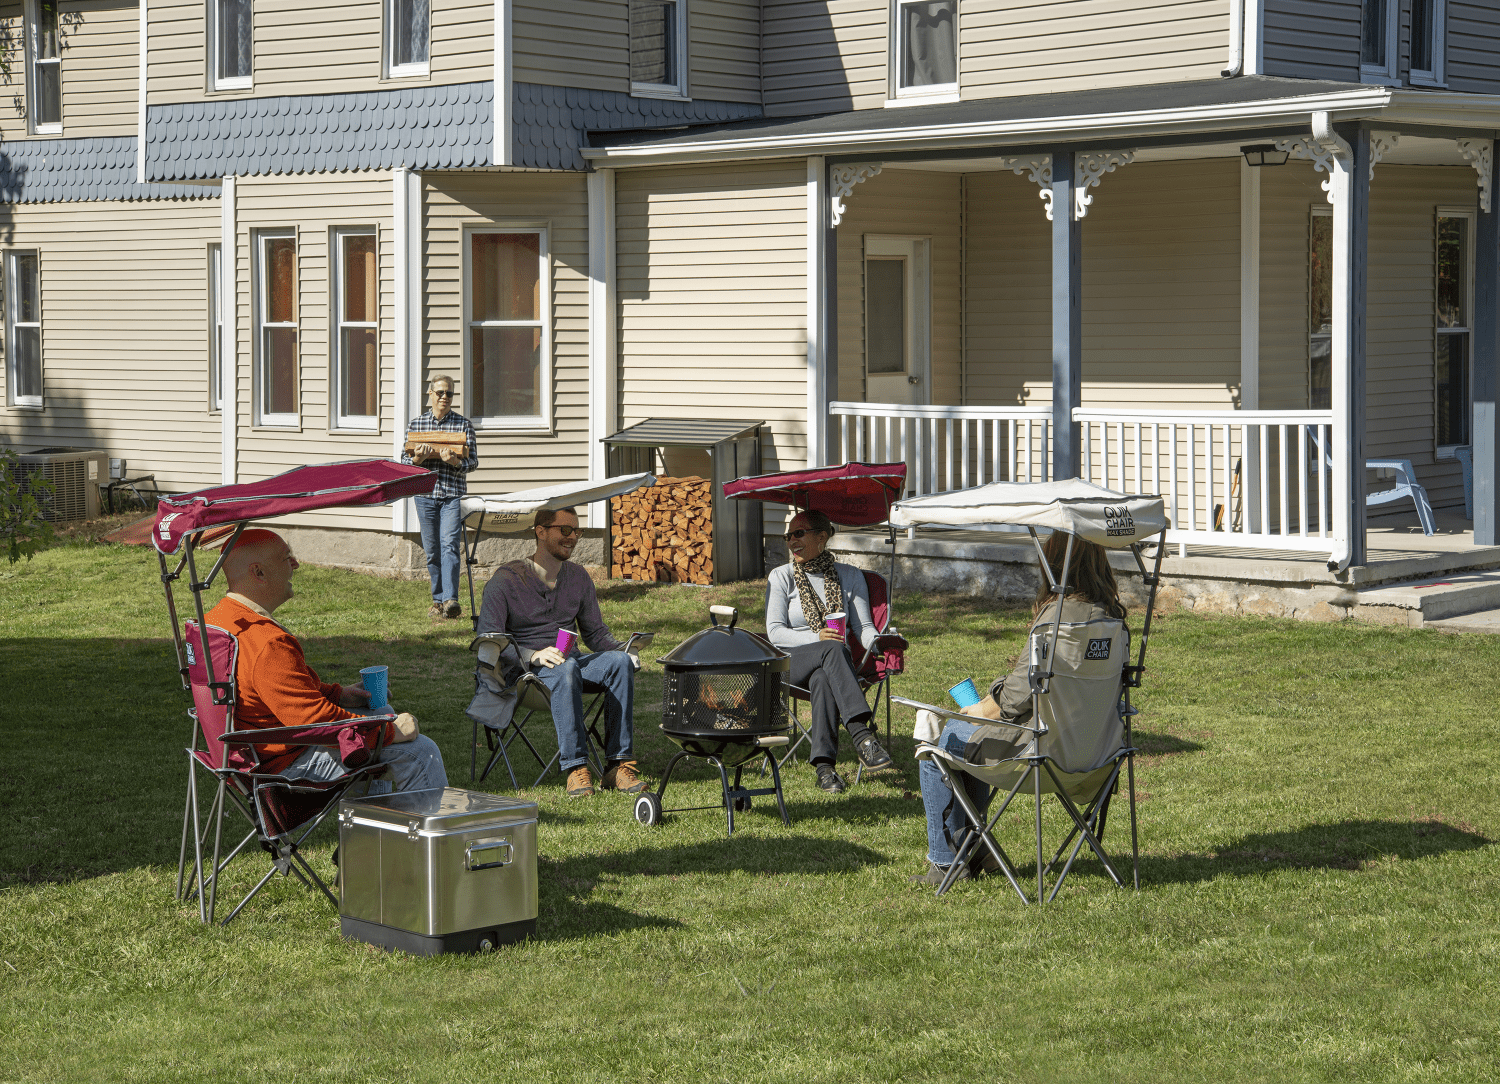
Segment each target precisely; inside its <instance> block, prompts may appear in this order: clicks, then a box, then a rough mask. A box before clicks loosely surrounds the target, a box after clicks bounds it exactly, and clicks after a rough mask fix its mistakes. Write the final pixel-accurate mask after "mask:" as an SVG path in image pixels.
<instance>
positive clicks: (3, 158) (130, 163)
mask: <svg viewBox="0 0 1500 1084" xmlns="http://www.w3.org/2000/svg"><path fill="white" fill-rule="evenodd" d="M218 194H219V190H218V189H217V188H209V187H207V186H204V185H183V184H149V183H148V184H136V183H135V136H89V137H85V138H82V139H24V140H16V141H12V142H4V143H0V203H75V202H80V201H84V200H146V199H212V198H215V197H217V196H218Z"/></svg>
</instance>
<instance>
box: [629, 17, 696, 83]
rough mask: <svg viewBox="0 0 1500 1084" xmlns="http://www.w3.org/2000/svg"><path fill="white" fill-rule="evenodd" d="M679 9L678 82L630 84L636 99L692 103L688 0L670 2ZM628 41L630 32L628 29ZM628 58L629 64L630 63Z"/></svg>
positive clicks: (677, 35) (677, 42) (676, 45)
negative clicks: (689, 80) (690, 91)
mask: <svg viewBox="0 0 1500 1084" xmlns="http://www.w3.org/2000/svg"><path fill="white" fill-rule="evenodd" d="M669 2H670V3H672V4H675V5H676V7H677V34H676V38H677V41H676V44H675V48H676V50H677V57H676V60H677V82H675V83H637V82H635V81H634V80H632V81H631V83H630V93H631V96H632V97H636V98H669V99H671V100H673V101H684V102H688V101H692V98H691V97H689V96H688V72H689V69H690V68H691V67H692V65H691V64H690V63H689V57H688V40H689V35H688V20H689V19H690V18H691V14H690V12H689V11H688V0H669ZM625 18H626V22H627V27H628V23H629V19H630V13H629V4H628V3H627V5H626V15H625ZM626 33H627V39H628V34H629V31H628V29H627V31H626ZM628 62H629V61H628V58H627V63H628Z"/></svg>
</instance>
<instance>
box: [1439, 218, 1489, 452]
mask: <svg viewBox="0 0 1500 1084" xmlns="http://www.w3.org/2000/svg"><path fill="white" fill-rule="evenodd" d="M1442 218H1461V219H1463V220H1464V257H1465V263H1467V264H1468V266H1467V267H1465V268H1464V311H1465V312H1466V313H1468V315H1469V324H1468V326H1467V327H1464V328H1446V329H1445V328H1439V327H1438V326H1437V226H1438V220H1439V219H1442ZM1478 225H1479V222H1478V219H1477V217H1476V215H1475V212H1474V209H1473V208H1472V207H1438V208H1437V209H1436V210H1435V212H1434V214H1433V217H1432V305H1433V311H1432V328H1433V330H1432V366H1433V371H1432V441H1433V447H1434V448H1435V450H1436V456H1437V458H1438V459H1453V458H1454V457H1455V456H1456V454H1457V451H1456V450H1457V449H1458V448H1459V447H1461V445H1458V444H1438V443H1437V405H1438V403H1437V338H1438V336H1439V335H1445V334H1446V335H1467V336H1468V338H1469V348H1468V350H1467V351H1466V352H1465V357H1466V358H1467V360H1468V364H1469V440H1470V441H1471V442H1472V441H1473V439H1474V257H1475V251H1474V250H1475V248H1476V247H1477V246H1476V244H1475V242H1476V240H1477V238H1476V237H1475V228H1476V227H1477V226H1478Z"/></svg>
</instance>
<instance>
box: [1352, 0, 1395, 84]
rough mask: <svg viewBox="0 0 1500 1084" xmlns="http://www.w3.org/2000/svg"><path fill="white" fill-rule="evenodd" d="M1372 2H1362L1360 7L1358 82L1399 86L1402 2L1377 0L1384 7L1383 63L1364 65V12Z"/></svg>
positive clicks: (1367, 0)
mask: <svg viewBox="0 0 1500 1084" xmlns="http://www.w3.org/2000/svg"><path fill="white" fill-rule="evenodd" d="M1371 2H1372V0H1364V3H1363V4H1361V5H1360V27H1359V35H1360V36H1359V81H1360V82H1361V83H1380V84H1384V85H1386V86H1399V85H1400V79H1399V78H1398V77H1397V72H1398V70H1399V68H1398V64H1399V63H1400V60H1401V3H1402V0H1379V2H1380V3H1383V4H1384V5H1385V63H1384V64H1366V63H1365V59H1364V51H1365V39H1364V34H1365V29H1364V11H1365V8H1366V6H1368V5H1369V4H1370V3H1371Z"/></svg>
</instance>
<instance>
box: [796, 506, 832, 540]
mask: <svg viewBox="0 0 1500 1084" xmlns="http://www.w3.org/2000/svg"><path fill="white" fill-rule="evenodd" d="M797 515H799V516H801V517H802V518H803V519H805V520H807V527H808V530H811V531H823V532H825V533H827V535H828V537H829V538H832V537H833V536H834V535H835V534H837V533H838V528H837V527H835V526H834V525H833V520H831V519H829V518H828V517H827V516H826V515H824V514H823V513H822V512H815V511H813V510H812V509H808V510H807V511H806V512H798V513H797ZM793 518H795V517H793Z"/></svg>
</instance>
